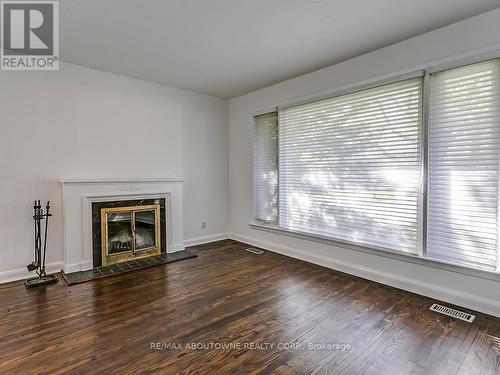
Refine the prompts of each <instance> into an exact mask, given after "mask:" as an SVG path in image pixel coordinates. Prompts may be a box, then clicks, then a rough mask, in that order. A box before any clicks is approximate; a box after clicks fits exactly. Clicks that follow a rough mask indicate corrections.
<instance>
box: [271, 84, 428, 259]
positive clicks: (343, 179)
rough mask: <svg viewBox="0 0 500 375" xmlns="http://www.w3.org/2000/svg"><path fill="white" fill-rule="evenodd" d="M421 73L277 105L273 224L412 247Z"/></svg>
mask: <svg viewBox="0 0 500 375" xmlns="http://www.w3.org/2000/svg"><path fill="white" fill-rule="evenodd" d="M421 108H422V79H421V78H417V79H411V80H406V81H402V82H397V83H393V84H388V85H384V86H381V87H377V88H373V89H368V90H363V91H360V92H356V93H352V94H348V95H343V96H339V97H336V98H333V99H327V100H322V101H318V102H315V103H310V104H305V105H300V106H296V107H292V108H287V109H283V110H281V111H280V112H279V134H280V140H279V162H280V163H279V174H280V182H279V185H280V226H282V227H285V228H288V229H292V230H296V231H301V232H306V233H312V234H319V235H323V236H327V237H332V238H335V239H340V240H346V241H349V242H356V243H360V244H365V245H370V246H371V247H378V248H384V249H391V250H396V251H406V252H413V253H417V252H419V250H420V248H419V247H420V242H421V241H419V238H420V236H419V232H420V231H419V227H420V225H419V224H420V210H419V206H420V175H421V165H422V164H421V128H422V110H421Z"/></svg>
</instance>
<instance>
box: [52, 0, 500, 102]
mask: <svg viewBox="0 0 500 375" xmlns="http://www.w3.org/2000/svg"><path fill="white" fill-rule="evenodd" d="M59 3H60V43H61V46H60V48H61V50H60V53H61V59H62V60H63V61H65V62H70V63H74V64H79V65H83V66H89V67H93V68H95V69H100V70H104V71H108V72H113V73H118V74H123V75H126V76H131V77H136V78H140V79H144V80H148V81H154V82H160V83H165V84H168V85H172V86H176V87H180V88H184V89H188V90H193V91H197V92H201V93H206V94H211V95H215V96H220V97H225V98H231V97H235V96H238V95H241V94H243V93H246V92H249V91H253V90H255V89H258V88H261V87H265V86H268V85H270V84H273V83H276V82H280V81H283V80H286V79H288V78H292V77H295V76H298V75H300V74H303V73H307V72H310V71H313V70H316V69H319V68H322V67H325V66H328V65H331V64H334V63H337V62H340V61H343V60H346V59H349V58H351V57H354V56H358V55H361V54H363V53H366V52H369V51H372V50H375V49H378V48H381V47H384V46H386V45H389V44H392V43H394V42H397V41H401V40H404V39H407V38H410V37H412V36H415V35H418V34H421V33H424V32H426V31H430V30H433V29H436V28H439V27H441V26H445V25H447V24H450V23H453V22H456V21H459V20H462V19H465V18H468V17H471V16H474V15H477V14H480V13H483V12H486V11H488V10H491V9H494V8H496V7H499V6H500V0H62V1H60V2H59Z"/></svg>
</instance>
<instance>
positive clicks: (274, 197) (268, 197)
mask: <svg viewBox="0 0 500 375" xmlns="http://www.w3.org/2000/svg"><path fill="white" fill-rule="evenodd" d="M254 127H255V129H254V142H253V145H254V152H253V154H254V157H253V163H254V168H253V169H254V205H255V207H254V214H255V219H257V220H263V221H268V222H276V221H277V220H278V166H277V144H278V143H277V142H278V118H277V114H276V113H270V114H265V115H261V116H256V117H254Z"/></svg>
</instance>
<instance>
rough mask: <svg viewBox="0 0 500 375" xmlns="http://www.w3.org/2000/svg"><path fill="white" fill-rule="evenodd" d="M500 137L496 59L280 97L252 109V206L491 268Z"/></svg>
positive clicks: (358, 239)
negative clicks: (258, 112) (268, 110)
mask: <svg viewBox="0 0 500 375" xmlns="http://www.w3.org/2000/svg"><path fill="white" fill-rule="evenodd" d="M422 76H423V74H422ZM424 81H425V82H427V83H428V85H429V90H427V91H426V92H427V93H428V94H424V91H425V90H424V89H423V86H424ZM424 108H427V109H428V110H427V112H428V116H423V113H424ZM499 145H500V62H499V60H492V61H488V62H483V63H479V64H474V65H469V66H466V67H461V68H457V69H451V70H446V71H442V72H438V73H434V74H432V75H429V76H427V77H416V78H412V79H405V80H402V81H398V82H394V83H390V84H385V85H382V86H379V87H375V88H370V89H365V90H361V91H357V92H353V93H349V94H345V95H341V96H337V97H334V98H330V99H325V100H320V101H316V102H312V103H307V104H303V105H297V106H293V107H287V108H280V109H279V110H278V119H277V121H276V114H274V113H273V114H269V115H267V116H259V117H256V118H255V141H254V193H255V218H256V219H257V220H264V221H267V222H273V223H274V224H273V225H274V226H275V227H279V228H283V229H285V230H287V231H293V232H298V233H305V234H310V235H315V236H321V237H327V238H332V239H334V240H338V241H343V242H349V243H355V244H360V245H363V246H366V247H370V248H374V249H382V250H391V251H399V252H403V253H404V252H406V253H412V254H415V255H417V256H421V257H426V258H432V259H436V260H440V261H446V262H452V263H456V264H461V265H464V266H468V267H473V268H482V269H488V270H496V269H497V253H498V240H497V237H498V236H497V232H498V223H497V216H498V203H499V199H498V194H499V183H498V179H499V177H500V174H499V168H500V163H499V153H500V147H499Z"/></svg>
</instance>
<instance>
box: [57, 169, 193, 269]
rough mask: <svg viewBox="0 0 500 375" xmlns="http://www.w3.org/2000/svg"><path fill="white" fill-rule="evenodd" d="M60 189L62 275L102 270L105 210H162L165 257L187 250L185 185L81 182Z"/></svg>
mask: <svg viewBox="0 0 500 375" xmlns="http://www.w3.org/2000/svg"><path fill="white" fill-rule="evenodd" d="M61 185H62V192H63V206H62V207H63V223H64V225H63V229H64V265H63V269H64V271H65V272H66V273H72V272H77V271H85V270H91V269H93V268H97V267H99V266H102V238H101V232H102V225H101V209H102V208H111V207H130V206H147V205H155V204H159V205H160V231H159V235H160V251H161V254H160V257H162V256H164V255H165V254H166V253H174V252H177V251H181V250H184V231H183V208H182V206H183V181H182V180H181V179H178V178H142V179H123V178H122V179H87V180H80V179H77V180H63V181H61ZM141 220H142V219H141ZM142 221H144V220H142ZM136 249H137V247H136ZM151 258H155V257H151ZM149 259H150V258H143V259H137V261H136V262H137V263H143V262H149ZM129 262H134V260H130V261H129ZM125 264H126V262H124V263H117V264H116V265H112V266H110V267H115V268H116V267H126V266H125Z"/></svg>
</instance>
